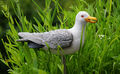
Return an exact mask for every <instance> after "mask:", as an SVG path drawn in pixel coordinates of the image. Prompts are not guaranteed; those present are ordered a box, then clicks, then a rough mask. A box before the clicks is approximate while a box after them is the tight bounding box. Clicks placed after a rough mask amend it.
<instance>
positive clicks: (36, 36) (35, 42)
mask: <svg viewBox="0 0 120 74" xmlns="http://www.w3.org/2000/svg"><path fill="white" fill-rule="evenodd" d="M18 35H19V36H20V37H21V39H19V40H17V41H21V42H28V46H29V47H30V48H44V47H45V48H47V45H46V44H48V45H49V47H50V48H51V49H57V47H58V46H60V47H61V48H66V47H70V45H71V43H72V41H73V36H72V34H71V33H70V32H69V31H68V30H66V29H59V30H54V31H49V32H43V33H28V32H20V33H18Z"/></svg>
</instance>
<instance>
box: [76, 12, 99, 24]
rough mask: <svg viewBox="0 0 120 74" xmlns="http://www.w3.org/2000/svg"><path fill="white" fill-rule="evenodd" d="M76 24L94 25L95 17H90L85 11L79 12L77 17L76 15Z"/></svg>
mask: <svg viewBox="0 0 120 74" xmlns="http://www.w3.org/2000/svg"><path fill="white" fill-rule="evenodd" d="M76 22H81V23H84V24H85V23H87V22H90V23H96V22H97V18H95V17H91V16H90V15H89V14H88V13H87V12H85V11H80V12H79V13H78V14H77V15H76Z"/></svg>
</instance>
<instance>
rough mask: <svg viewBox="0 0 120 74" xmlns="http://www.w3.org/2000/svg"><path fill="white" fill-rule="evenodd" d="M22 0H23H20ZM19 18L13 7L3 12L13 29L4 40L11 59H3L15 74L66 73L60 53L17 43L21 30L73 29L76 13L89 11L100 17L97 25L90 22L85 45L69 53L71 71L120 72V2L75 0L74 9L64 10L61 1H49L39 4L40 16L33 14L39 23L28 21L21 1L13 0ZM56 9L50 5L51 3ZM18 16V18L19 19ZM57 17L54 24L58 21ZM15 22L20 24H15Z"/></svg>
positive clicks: (77, 73)
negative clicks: (43, 6) (11, 10)
mask: <svg viewBox="0 0 120 74" xmlns="http://www.w3.org/2000/svg"><path fill="white" fill-rule="evenodd" d="M18 1H19V0H18ZM10 2H11V4H12V6H13V9H14V12H15V14H16V16H17V18H13V17H12V15H11V14H10V12H9V8H6V10H3V13H4V14H5V16H6V17H7V18H8V20H9V22H8V23H9V27H10V29H9V30H8V31H7V33H6V37H7V40H8V42H5V41H4V40H3V39H2V41H3V44H4V47H5V49H6V52H7V56H8V59H7V58H6V59H3V56H2V55H1V54H0V58H1V59H0V60H1V61H2V62H4V63H5V64H6V65H7V66H8V67H9V68H10V69H9V70H8V71H9V73H11V74H61V73H62V74H63V68H64V67H63V64H61V58H60V56H57V55H54V54H51V53H50V52H47V51H43V50H42V49H40V50H39V51H38V50H36V49H32V48H28V46H27V43H24V44H23V43H18V42H16V40H17V39H19V37H18V32H21V31H23V32H45V31H49V30H54V29H58V28H61V29H62V28H66V29H67V28H71V27H72V26H73V25H74V20H75V16H76V14H77V13H78V12H79V11H81V10H84V11H87V12H88V13H89V14H90V15H91V16H95V17H96V18H97V19H98V22H97V23H96V24H90V23H88V24H87V27H86V32H85V45H84V47H83V48H81V49H80V50H79V52H76V53H74V54H71V55H66V56H65V57H66V65H67V73H68V74H93V73H95V74H119V73H120V15H119V11H120V5H119V3H120V1H119V0H107V1H103V0H95V1H94V2H93V3H90V4H89V3H87V2H86V1H84V0H75V3H77V4H76V5H72V6H71V7H70V9H71V10H69V11H68V10H65V9H63V8H62V7H61V6H60V4H59V1H58V0H45V8H44V9H41V8H40V7H39V5H38V4H37V3H36V2H35V1H34V0H33V3H34V4H35V6H36V7H37V9H36V13H37V14H38V16H39V18H40V19H41V22H42V23H41V22H40V20H39V19H38V18H36V17H34V16H33V19H34V21H35V22H36V24H34V23H32V21H31V20H27V18H26V16H25V15H24V13H23V11H22V9H21V8H20V5H19V2H16V1H15V0H10ZM52 3H53V4H54V8H50V5H51V4H52ZM17 19H18V20H17ZM55 19H57V20H58V21H59V22H56V24H55V26H53V22H54V20H55ZM15 24H16V25H17V26H15Z"/></svg>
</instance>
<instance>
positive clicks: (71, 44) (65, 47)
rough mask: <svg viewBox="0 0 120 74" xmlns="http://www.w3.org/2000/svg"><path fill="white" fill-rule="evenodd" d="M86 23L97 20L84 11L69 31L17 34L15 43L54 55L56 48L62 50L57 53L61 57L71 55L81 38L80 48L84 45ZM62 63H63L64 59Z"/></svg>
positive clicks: (76, 48)
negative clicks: (18, 42)
mask: <svg viewBox="0 0 120 74" xmlns="http://www.w3.org/2000/svg"><path fill="white" fill-rule="evenodd" d="M87 22H90V23H96V22H97V19H96V18H95V17H91V16H90V15H89V14H88V13H87V12H85V11H80V12H79V13H78V14H77V15H76V19H75V24H74V26H73V27H72V28H70V29H58V30H52V31H49V32H42V33H28V32H19V33H18V35H19V36H20V37H21V39H19V40H17V41H20V42H28V46H29V47H30V48H43V49H44V50H48V48H50V51H51V52H52V53H54V54H57V53H58V51H57V49H58V47H60V48H62V50H60V51H59V52H60V54H61V55H65V54H72V53H74V52H76V51H78V50H79V48H80V44H81V43H80V42H81V36H82V46H83V44H84V39H85V35H84V34H85V27H86V24H87ZM48 46H49V47H48ZM63 62H65V60H64V57H63ZM64 66H65V63H64Z"/></svg>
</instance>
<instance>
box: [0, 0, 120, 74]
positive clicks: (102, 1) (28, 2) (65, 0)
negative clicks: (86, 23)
mask: <svg viewBox="0 0 120 74" xmlns="http://www.w3.org/2000/svg"><path fill="white" fill-rule="evenodd" d="M14 1H16V2H17V1H18V0H14ZM45 1H47V0H35V2H36V3H37V4H38V5H39V6H40V7H41V9H44V8H46V7H45ZM79 1H80V2H81V4H80V3H79ZM110 1H112V3H111V5H113V6H111V7H110ZM96 3H98V4H96ZM59 4H60V5H61V7H62V8H63V10H65V11H67V12H73V13H74V11H75V10H74V9H75V8H73V7H76V9H77V8H78V9H79V7H84V8H80V9H81V10H85V9H87V10H88V11H89V12H91V13H94V14H95V13H99V14H98V15H97V14H96V16H95V17H97V18H99V20H98V24H99V25H98V24H97V25H95V27H92V26H90V28H87V30H88V31H90V29H94V30H96V31H95V33H96V32H99V33H100V34H104V33H108V36H110V38H111V40H105V41H106V45H107V44H108V45H109V44H110V45H112V43H113V46H110V47H111V48H110V50H111V51H110V50H109V51H110V52H109V53H110V54H112V55H109V54H108V55H109V56H107V55H106V53H107V51H108V50H107V49H109V48H107V46H105V45H104V44H103V43H105V42H102V40H99V37H96V36H95V34H94V32H93V33H92V32H86V33H90V34H92V36H91V38H90V39H91V40H89V41H88V43H86V44H87V45H88V46H86V47H85V48H84V49H91V50H90V51H91V52H90V53H88V52H87V50H86V51H85V52H84V51H82V50H81V52H83V53H86V54H85V55H83V57H82V58H80V59H87V61H86V60H85V62H88V58H95V59H94V63H87V65H88V64H90V65H91V67H90V68H87V69H88V70H87V71H89V70H91V69H92V70H95V71H93V72H92V71H91V73H98V72H99V71H104V70H103V69H104V68H108V69H106V70H105V72H106V73H107V71H108V73H109V70H114V71H113V72H116V73H117V72H118V71H119V69H120V68H119V66H117V65H119V61H120V60H119V59H120V57H119V56H120V55H117V54H119V50H118V51H116V49H119V48H117V47H119V44H117V43H120V42H119V40H120V37H118V39H117V36H118V34H119V32H120V29H119V26H118V25H120V24H119V23H120V19H119V18H120V17H119V16H120V13H119V12H120V0H59ZM19 5H20V8H21V10H22V11H23V14H24V15H25V16H26V18H27V20H28V21H31V22H32V23H34V24H37V23H36V21H35V20H34V18H33V17H36V18H37V19H38V20H39V21H40V23H41V24H42V23H43V21H42V19H41V18H40V17H39V16H38V13H37V11H38V9H37V7H36V6H35V4H34V3H33V2H32V0H19ZM80 5H81V6H80ZM50 6H51V7H50V8H53V9H54V8H55V7H54V6H55V5H54V3H51V5H50ZM94 6H96V7H94ZM105 6H106V7H105ZM16 8H17V7H16ZM89 8H92V10H91V9H89ZM96 8H97V9H96ZM110 8H111V9H110ZM97 10H98V11H99V12H98V11H97ZM109 10H110V11H109ZM7 11H9V13H10V15H12V18H13V19H14V18H15V19H16V20H17V21H18V22H19V20H18V18H17V17H18V16H16V14H15V12H14V9H13V7H12V4H11V2H10V0H0V52H1V54H2V55H3V58H4V59H6V58H7V56H6V52H5V48H4V46H3V44H2V40H1V39H4V41H5V42H8V41H7V38H6V33H7V31H8V30H10V27H9V23H8V22H9V21H10V20H9V19H7V18H6V17H7V16H9V15H8V14H5V13H7ZM76 11H77V10H76ZM109 12H110V13H109ZM52 13H53V12H52ZM113 13H114V14H113ZM94 14H92V15H94ZM5 15H6V16H5ZM69 15H70V14H69ZM109 15H110V16H109ZM70 16H72V15H70ZM73 16H74V15H73ZM72 19H74V18H72ZM116 20H117V21H116ZM14 21H15V20H14ZM72 21H73V20H72ZM101 21H102V22H101ZM111 21H113V22H111ZM56 23H60V21H59V19H58V18H57V14H55V18H54V21H53V23H52V24H53V25H54V24H55V25H56ZM116 23H117V25H116ZM106 24H108V25H106ZM109 24H110V25H109ZM14 26H15V27H17V25H16V23H15V24H14ZM111 26H112V27H111ZM101 27H102V28H101ZM104 27H105V28H104ZM109 29H110V30H109ZM94 30H93V31H94ZM108 31H109V32H108ZM111 32H112V34H111ZM114 32H115V33H114ZM115 35H116V36H115ZM119 35H120V34H119ZM93 36H95V37H96V40H94V39H93V38H94V37H93ZM92 37H93V38H92ZM87 39H89V36H87ZM115 39H117V40H118V42H117V41H116V42H115V43H114V41H115ZM93 40H94V42H95V41H96V43H98V44H96V46H93V48H90V46H92V45H93V44H94V43H92V41H93ZM98 40H99V41H98ZM86 41H87V40H86ZM90 41H91V43H89V42H90ZM103 41H104V40H103ZM116 44H117V45H116ZM115 45H116V46H115ZM104 48H106V50H104ZM92 49H96V51H92ZM97 49H101V50H97ZM113 51H114V53H111V52H113ZM93 53H94V54H93ZM88 54H89V55H90V56H92V54H93V56H92V57H89V55H88ZM95 54H96V56H94V55H95ZM86 55H87V56H86ZM104 55H105V56H104ZM74 56H76V54H75V55H73V57H74ZM84 56H85V57H86V58H85V57H84ZM101 56H102V57H101ZM103 56H104V57H105V58H103ZM111 56H112V57H111ZM115 56H117V57H115ZM68 57H69V56H68ZM113 57H114V58H115V59H114V58H113ZM99 58H102V59H106V58H109V60H110V61H111V62H109V60H108V59H106V60H101V61H102V62H103V63H105V65H102V64H100V68H98V67H96V66H95V65H96V64H97V66H98V65H99V61H100V60H98V59H99ZM68 59H69V58H68ZM96 59H97V61H96ZM116 59H117V60H116ZM101 61H100V62H101ZM72 63H73V64H74V60H73V61H72ZM81 63H84V60H82V62H81ZM85 65H86V64H85ZM111 65H113V66H112V67H111ZM68 66H72V65H71V64H70V63H69V62H68ZM104 66H105V67H104ZM109 66H110V67H109ZM80 67H84V65H83V66H82V65H81V66H80ZM86 67H87V66H86ZM86 67H85V71H86ZM92 67H95V69H94V68H92ZM71 68H72V69H73V68H74V66H73V67H71ZM97 68H98V69H97ZM101 68H102V69H101ZM112 68H113V69H112ZM114 68H115V69H114ZM116 68H118V69H116ZM8 69H9V68H8V66H6V65H5V64H4V63H3V62H2V61H1V60H0V74H1V73H2V74H7V73H8V72H7V70H8ZM81 69H82V68H81ZM54 70H55V69H54ZM83 71H84V70H83ZM97 71H98V72H97ZM53 72H54V71H53ZM69 72H71V71H69ZM111 72H112V71H111ZM86 73H88V72H86ZM101 73H102V72H101ZM82 74H83V73H82ZM117 74H119V73H117Z"/></svg>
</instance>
